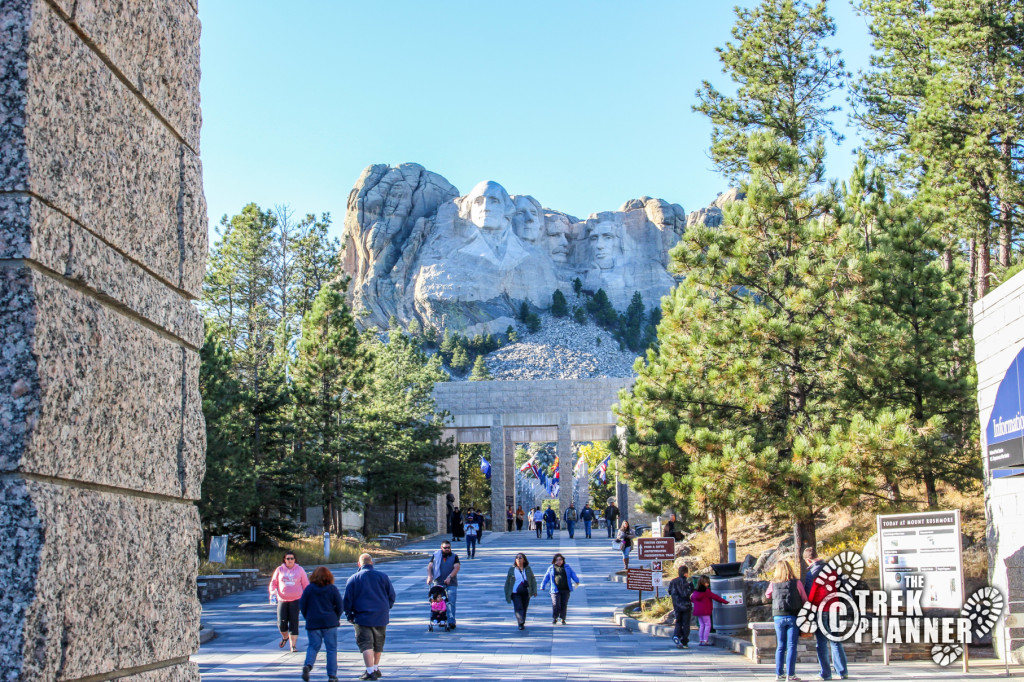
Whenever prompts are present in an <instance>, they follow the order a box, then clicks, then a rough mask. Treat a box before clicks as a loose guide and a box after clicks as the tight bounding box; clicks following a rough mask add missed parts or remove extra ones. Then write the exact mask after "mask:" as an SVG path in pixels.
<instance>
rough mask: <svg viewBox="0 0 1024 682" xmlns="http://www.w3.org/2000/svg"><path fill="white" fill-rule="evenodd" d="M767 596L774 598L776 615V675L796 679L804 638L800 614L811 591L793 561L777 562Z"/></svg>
mask: <svg viewBox="0 0 1024 682" xmlns="http://www.w3.org/2000/svg"><path fill="white" fill-rule="evenodd" d="M764 596H765V598H766V599H771V600H772V616H773V618H774V620H775V640H776V642H777V644H776V645H775V677H776V679H796V674H795V670H796V645H797V639H798V638H799V637H800V630H799V628H797V626H796V616H797V614H798V613H800V607H801V606H803V605H804V602H805V601H807V594H806V593H805V592H804V586H803V585H801V584H800V580H799V576H798V575H797V574H796V571H794V570H793V565H792V564H790V563H789V562H788V561H780V562H779V563H777V564H775V574H774V575H773V576H772V583H771V585H769V586H768V589H767V590H766V591H765V593H764ZM783 676H785V677H783Z"/></svg>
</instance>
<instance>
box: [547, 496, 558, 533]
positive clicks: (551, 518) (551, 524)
mask: <svg viewBox="0 0 1024 682" xmlns="http://www.w3.org/2000/svg"><path fill="white" fill-rule="evenodd" d="M557 520H558V515H557V514H555V510H554V509H552V508H551V505H550V504H549V505H548V508H547V509H545V510H544V525H545V526H546V527H547V532H548V540H550V539H551V538H552V537H554V535H555V521H557Z"/></svg>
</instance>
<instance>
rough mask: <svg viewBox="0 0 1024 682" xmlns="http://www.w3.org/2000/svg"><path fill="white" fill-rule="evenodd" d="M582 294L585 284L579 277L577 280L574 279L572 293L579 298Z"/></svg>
mask: <svg viewBox="0 0 1024 682" xmlns="http://www.w3.org/2000/svg"><path fill="white" fill-rule="evenodd" d="M582 292H583V282H582V281H581V280H580V278H579V277H577V278H576V279H574V280H573V281H572V293H574V294H576V295H577V296H579V295H580V293H582Z"/></svg>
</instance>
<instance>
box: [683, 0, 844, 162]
mask: <svg viewBox="0 0 1024 682" xmlns="http://www.w3.org/2000/svg"><path fill="white" fill-rule="evenodd" d="M736 17H737V20H736V23H735V25H734V26H733V29H732V35H733V38H734V39H735V40H736V42H735V43H726V45H725V47H723V48H718V49H717V50H716V51H717V52H718V56H719V59H720V60H721V61H722V65H723V70H724V71H725V72H726V73H727V74H729V76H730V77H731V78H732V80H733V82H734V83H736V86H737V87H736V95H735V97H728V96H726V95H725V94H723V93H722V92H720V91H718V90H717V89H716V88H715V87H714V86H713V85H711V83H709V82H707V81H704V82H703V84H702V85H701V87H700V89H699V90H698V91H697V97H698V98H699V99H700V103H699V104H697V105H695V106H694V107H693V108H694V110H695V111H698V112H700V113H703V114H705V115H706V116H707V117H708V118H709V119H711V123H712V124H713V125H714V127H713V129H712V133H711V158H712V159H713V160H714V162H715V164H716V166H717V167H718V169H719V170H720V171H721V172H722V173H724V174H725V175H726V176H728V177H729V178H731V179H737V178H740V177H742V176H744V175H746V174H748V173H749V172H750V168H751V159H750V158H749V155H748V154H747V152H746V149H747V141H748V139H749V138H750V136H751V135H752V134H754V133H757V132H771V133H774V134H775V135H776V136H777V137H778V138H779V139H780V140H782V141H784V142H785V143H787V144H789V145H791V146H793V147H794V148H795V149H796V150H797V153H798V154H799V155H801V156H804V155H807V154H809V153H810V152H811V149H812V148H813V147H815V146H816V145H817V144H818V142H817V141H818V138H819V137H822V136H825V135H831V136H832V137H833V138H835V139H836V140H837V141H838V140H839V139H841V138H840V136H839V135H838V134H837V133H836V132H835V129H834V127H833V126H832V124H831V122H830V121H829V116H830V114H832V113H833V112H835V111H837V110H838V107H836V106H835V105H831V104H829V98H830V96H831V95H832V94H833V93H834V92H835V91H837V90H838V89H839V88H840V87H841V83H842V81H843V79H844V77H845V75H846V74H845V71H844V66H843V60H842V59H840V58H839V52H838V50H833V49H830V48H828V47H827V46H826V45H825V44H824V41H825V40H826V39H828V38H830V37H832V36H833V35H835V31H836V27H835V22H834V21H833V19H832V17H830V16H829V15H828V11H827V7H826V3H825V2H824V0H822V1H821V2H818V3H816V4H812V3H809V2H805V1H804V0H762V2H761V3H760V4H758V6H757V7H755V8H754V9H744V8H741V7H737V8H736Z"/></svg>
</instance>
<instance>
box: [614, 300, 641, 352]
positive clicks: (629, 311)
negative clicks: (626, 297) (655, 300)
mask: <svg viewBox="0 0 1024 682" xmlns="http://www.w3.org/2000/svg"><path fill="white" fill-rule="evenodd" d="M620 324H621V329H622V331H621V336H622V342H623V344H624V345H625V346H626V348H628V349H629V350H631V351H633V352H636V353H639V352H641V351H643V350H644V348H645V347H646V344H645V341H646V340H647V339H646V335H645V331H646V326H647V316H646V315H645V313H644V300H643V297H642V296H641V295H640V292H639V291H636V292H633V298H632V300H630V302H629V307H628V308H626V312H625V314H623V315H622V319H621V322H620Z"/></svg>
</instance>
